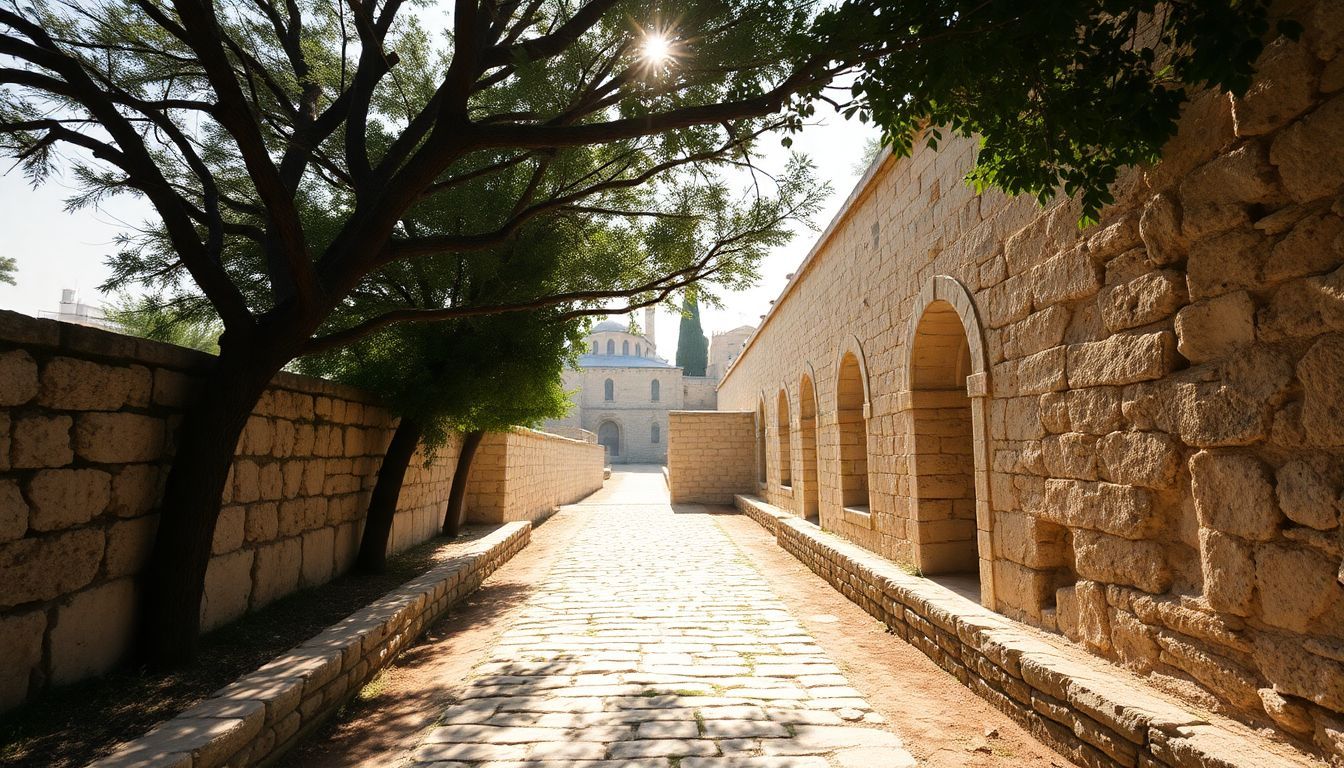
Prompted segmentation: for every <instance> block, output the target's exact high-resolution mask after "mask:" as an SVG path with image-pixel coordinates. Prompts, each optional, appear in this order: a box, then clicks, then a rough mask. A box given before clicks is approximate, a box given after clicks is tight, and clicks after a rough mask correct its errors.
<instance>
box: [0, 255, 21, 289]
mask: <svg viewBox="0 0 1344 768" xmlns="http://www.w3.org/2000/svg"><path fill="white" fill-rule="evenodd" d="M18 269H19V262H18V261H17V260H16V259H15V258H14V257H13V256H0V283H8V284H9V285H18V282H17V281H16V280H15V279H14V273H15V272H17V271H18Z"/></svg>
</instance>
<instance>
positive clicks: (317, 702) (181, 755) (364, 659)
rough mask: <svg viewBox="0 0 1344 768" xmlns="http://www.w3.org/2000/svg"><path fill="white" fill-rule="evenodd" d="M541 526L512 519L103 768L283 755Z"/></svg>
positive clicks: (199, 767) (176, 767)
mask: <svg viewBox="0 0 1344 768" xmlns="http://www.w3.org/2000/svg"><path fill="white" fill-rule="evenodd" d="M531 530H532V526H531V524H530V523H527V522H514V523H507V524H505V525H504V526H503V527H501V528H500V529H499V530H496V531H494V532H492V533H490V534H489V535H488V536H486V537H484V538H482V539H481V540H480V541H477V542H473V543H472V544H471V545H470V546H469V547H468V548H467V550H466V551H465V552H463V553H462V554H459V555H457V556H455V557H453V558H452V559H450V560H448V561H446V562H444V563H443V564H441V565H439V566H436V567H435V568H434V569H432V570H430V571H428V572H426V573H425V574H423V575H421V576H418V577H416V578H415V579H413V580H411V581H409V582H407V583H406V584H404V585H402V586H401V587H399V588H397V589H395V590H393V591H392V592H389V593H388V594H386V595H384V596H383V597H382V598H380V599H379V600H378V601H376V602H374V603H372V604H370V605H369V606H368V607H366V608H363V609H361V610H359V611H357V612H355V613H353V614H351V615H350V616H348V617H347V618H346V619H345V620H343V621H341V622H340V623H338V624H335V625H333V626H332V627H330V628H329V629H327V630H326V631H325V632H323V633H321V634H319V635H317V636H316V637H313V638H312V639H310V640H308V641H307V642H304V643H302V644H301V645H299V646H298V647H296V648H294V649H293V650H291V651H289V652H288V653H286V654H284V655H282V656H280V657H278V658H276V659H274V660H273V661H271V662H270V663H268V664H266V665H265V666H263V667H261V668H260V669H258V670H257V671H256V672H253V673H252V674H250V675H247V676H246V677H243V678H241V679H240V680H238V681H237V682H234V683H232V684H231V685H228V686H226V687H225V688H222V689H220V690H219V691H218V692H217V693H215V694H214V695H213V696H211V697H210V698H208V699H206V700H205V701H204V702H202V703H200V704H198V705H196V706H194V707H192V708H191V709H188V710H187V711H185V712H183V713H182V714H180V715H178V716H177V717H176V718H174V719H172V720H169V721H167V722H165V723H163V724H161V725H159V726H157V727H156V728H154V730H152V731H150V732H149V733H147V734H145V735H144V736H142V737H140V738H138V739H135V740H133V741H131V742H130V743H128V744H125V745H123V746H122V747H121V748H120V749H118V750H117V752H115V753H114V754H112V755H111V756H109V757H107V758H105V759H103V760H99V761H97V762H96V763H94V764H93V766H96V767H97V768H131V766H137V767H142V766H147V765H153V766H159V767H160V768H170V767H171V768H215V766H225V765H227V766H229V768H246V767H247V766H253V765H258V764H261V763H263V762H266V761H268V760H270V759H272V758H275V757H278V756H279V755H281V754H283V753H284V752H285V751H286V750H288V749H289V748H290V747H291V746H293V745H294V743H295V742H296V741H297V740H298V738H299V736H300V735H302V734H304V733H306V732H308V731H309V730H311V729H312V728H314V727H316V726H317V725H318V724H320V723H321V722H322V720H323V719H325V718H326V717H327V716H329V715H331V714H332V713H333V712H335V711H336V709H337V708H339V707H340V706H341V705H342V704H344V703H345V702H346V701H347V700H349V699H350V698H351V697H352V696H354V695H355V694H356V693H358V692H359V690H360V688H362V687H363V686H364V685H365V684H366V683H368V682H369V681H370V680H372V679H373V677H374V676H375V675H377V674H378V672H379V670H381V669H382V668H383V667H385V666H387V665H388V664H389V663H391V661H392V660H393V659H395V658H396V657H397V655H398V654H399V653H400V652H401V651H402V650H403V649H404V648H406V647H407V646H408V645H410V644H411V643H412V642H414V641H415V639H416V638H418V637H419V636H420V634H421V633H422V632H423V631H424V630H425V629H426V628H427V627H428V626H429V625H431V624H432V623H433V622H434V620H435V619H436V618H438V617H439V616H440V615H441V614H442V613H443V612H444V611H445V610H447V609H448V607H449V606H451V605H452V604H453V603H455V602H457V601H458V600H460V599H461V598H462V597H464V596H465V595H467V594H469V593H471V592H472V591H474V590H475V589H476V588H477V587H478V586H480V584H481V582H482V581H483V580H484V579H485V578H486V577H487V576H489V575H490V574H491V573H493V572H494V571H495V569H497V568H498V567H499V566H500V565H502V564H503V563H505V562H507V561H508V560H509V558H511V557H513V555H514V554H516V553H517V552H518V551H519V550H521V549H522V548H523V547H525V546H527V544H528V541H529V537H530V534H531Z"/></svg>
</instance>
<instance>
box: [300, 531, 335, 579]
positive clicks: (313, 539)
mask: <svg viewBox="0 0 1344 768" xmlns="http://www.w3.org/2000/svg"><path fill="white" fill-rule="evenodd" d="M335 547H336V529H334V528H318V529H317V530H315V531H309V532H308V533H306V534H304V535H303V579H302V580H301V582H300V583H301V584H303V585H304V586H309V587H311V586H316V585H318V584H325V583H327V582H328V581H330V580H331V574H332V570H333V568H334V567H335Z"/></svg>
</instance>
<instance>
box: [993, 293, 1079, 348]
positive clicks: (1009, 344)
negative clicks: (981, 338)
mask: <svg viewBox="0 0 1344 768" xmlns="http://www.w3.org/2000/svg"><path fill="white" fill-rule="evenodd" d="M1068 327H1069V310H1067V309H1065V308H1064V307H1062V306H1059V305H1058V304H1056V305H1054V306H1050V307H1046V308H1045V309H1043V310H1041V311H1040V312H1033V313H1031V314H1030V315H1028V316H1027V317H1026V318H1025V319H1023V320H1022V321H1021V322H1018V323H1015V324H1013V325H1012V326H1009V327H1008V328H1006V329H1005V330H1004V344H1003V352H1004V355H1005V356H1006V357H1007V358H1009V359H1012V358H1018V357H1026V356H1027V355H1034V354H1036V353H1037V352H1043V351H1045V350H1047V349H1050V348H1051V347H1056V346H1058V345H1059V343H1060V342H1062V341H1063V340H1064V331H1065V330H1066V329H1067V328H1068Z"/></svg>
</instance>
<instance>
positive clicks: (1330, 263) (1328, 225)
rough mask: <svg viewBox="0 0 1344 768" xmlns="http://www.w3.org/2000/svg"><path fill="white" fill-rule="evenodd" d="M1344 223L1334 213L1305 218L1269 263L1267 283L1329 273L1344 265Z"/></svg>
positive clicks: (1279, 244) (1279, 247)
mask: <svg viewBox="0 0 1344 768" xmlns="http://www.w3.org/2000/svg"><path fill="white" fill-rule="evenodd" d="M1342 234H1344V219H1341V218H1340V217H1339V216H1337V215H1335V214H1334V213H1318V214H1314V215H1309V216H1306V217H1304V218H1302V219H1301V220H1300V221H1298V222H1297V224H1296V225H1294V226H1293V229H1292V230H1291V231H1290V232H1289V233H1288V234H1286V235H1284V237H1283V239H1282V240H1280V241H1279V242H1278V244H1277V245H1275V246H1274V250H1273V251H1272V252H1271V253H1270V257H1269V261H1267V262H1266V263H1265V267H1264V272H1263V276H1264V279H1265V282H1267V283H1270V284H1274V283H1279V282H1282V281H1284V280H1289V279H1291V278H1294V277H1307V276H1310V275H1319V274H1323V273H1326V272H1329V271H1331V270H1333V269H1335V268H1336V267H1338V266H1339V265H1340V264H1341V263H1344V236H1341V235H1342Z"/></svg>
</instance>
